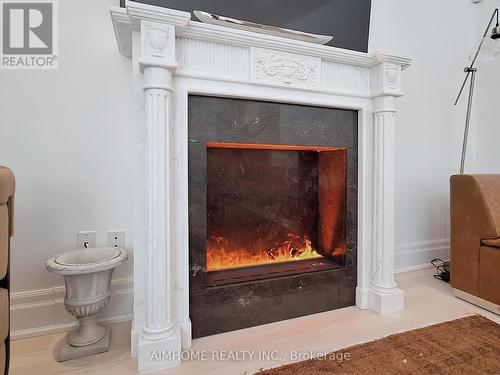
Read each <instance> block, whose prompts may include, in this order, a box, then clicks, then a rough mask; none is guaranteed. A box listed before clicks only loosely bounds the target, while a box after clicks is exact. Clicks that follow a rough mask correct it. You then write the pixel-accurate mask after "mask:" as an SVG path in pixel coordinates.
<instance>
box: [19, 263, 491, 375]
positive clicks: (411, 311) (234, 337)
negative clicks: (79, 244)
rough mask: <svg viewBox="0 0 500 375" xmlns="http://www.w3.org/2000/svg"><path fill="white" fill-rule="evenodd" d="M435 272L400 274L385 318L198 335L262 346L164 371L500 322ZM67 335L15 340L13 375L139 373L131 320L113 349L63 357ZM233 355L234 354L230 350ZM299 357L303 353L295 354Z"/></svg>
mask: <svg viewBox="0 0 500 375" xmlns="http://www.w3.org/2000/svg"><path fill="white" fill-rule="evenodd" d="M432 274H433V270H430V269H428V270H421V271H415V272H408V273H404V274H399V275H397V281H398V285H399V287H400V288H401V289H403V290H404V292H405V304H406V307H405V310H404V311H403V312H400V313H394V314H389V315H384V316H380V315H377V314H375V313H373V312H371V311H366V310H359V309H357V308H355V307H349V308H345V309H340V310H335V311H330V312H326V313H321V314H316V315H310V316H307V317H302V318H297V319H292V320H288V321H284V322H278V323H273V324H268V325H265V326H260V327H255V328H249V329H245V330H240V331H235V332H230V333H225V334H220V335H215V336H211V337H205V338H201V339H197V340H194V342H193V347H192V350H193V351H200V352H199V353H205V354H206V355H207V356H208V357H209V358H210V357H212V356H213V355H215V354H214V353H219V356H220V355H221V354H223V353H220V352H218V351H226V352H225V353H227V351H240V353H242V351H254V352H255V353H254V359H253V360H250V359H249V357H250V355H249V354H246V355H245V357H246V358H245V359H244V360H238V361H236V360H203V361H200V360H188V361H184V362H183V364H182V365H181V367H178V368H175V369H169V370H164V371H161V372H158V374H181V375H183V374H204V375H224V374H230V375H238V374H252V373H253V372H255V371H257V370H259V369H261V368H270V367H276V366H279V365H281V364H283V363H288V362H291V361H292V360H291V356H294V355H295V354H296V353H304V355H308V354H309V353H310V351H314V352H316V353H318V352H319V353H327V352H332V351H337V350H338V349H340V348H345V347H347V346H351V345H353V344H357V343H362V342H366V341H370V340H374V339H377V338H381V337H384V336H387V335H390V334H393V333H396V332H402V331H407V330H410V329H414V328H419V327H423V326H427V325H430V324H434V323H438V322H443V321H447V320H452V319H455V318H459V317H462V316H466V315H470V314H480V315H483V316H485V317H487V318H488V319H491V320H494V321H496V322H497V323H500V316H498V315H495V314H492V313H489V312H488V311H486V310H483V309H481V308H478V307H476V306H474V305H471V304H469V303H467V302H464V301H461V300H459V299H457V298H455V297H453V296H452V294H451V288H450V287H449V285H447V284H445V283H442V282H440V281H438V280H436V279H434V278H433V277H432ZM64 336H65V333H58V334H52V335H47V336H39V337H34V338H29V339H22V340H17V341H13V342H12V346H11V347H12V357H11V374H12V375H30V374H33V375H35V374H36V375H45V374H50V375H55V374H71V375H77V374H81V375H83V374H103V375H104V374H106V375H107V374H120V375H128V374H135V373H136V372H137V365H136V363H135V360H133V359H131V358H130V323H120V324H116V325H114V326H113V327H112V336H111V350H110V351H109V352H108V353H103V354H98V355H95V356H92V357H87V358H82V359H76V360H72V361H68V362H63V363H58V362H56V361H55V360H54V353H55V351H56V350H57V348H58V346H59V345H60V344H61V342H62V340H63V339H64ZM262 351H267V353H272V355H273V357H274V360H272V359H270V360H261V361H259V360H258V359H257V358H256V357H257V355H258V353H259V352H260V353H262ZM226 355H227V354H226ZM294 358H296V357H294Z"/></svg>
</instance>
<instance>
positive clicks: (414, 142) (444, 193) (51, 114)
mask: <svg viewBox="0 0 500 375" xmlns="http://www.w3.org/2000/svg"><path fill="white" fill-rule="evenodd" d="M117 4H118V0H106V1H103V0H87V1H84V2H83V1H77V0H64V1H59V6H60V11H59V15H60V61H59V66H60V68H59V70H56V71H0V113H1V115H0V163H1V164H5V165H8V166H10V167H11V168H12V169H13V170H14V171H15V173H16V176H17V181H18V185H17V195H16V222H15V224H16V228H15V229H16V233H15V237H14V239H13V243H12V245H13V249H12V285H13V291H14V292H16V293H15V299H14V301H13V308H14V311H13V326H14V329H17V330H26V331H23V332H24V333H23V332H21V335H23V334H24V335H29V334H31V333H36V332H34V331H30V328H33V327H42V328H43V329H51V328H50V324H58V323H60V322H67V320H64V319H67V317H66V318H63V317H62V316H63V314H64V313H63V310H62V304H61V300H60V299H61V288H60V286H62V285H63V284H62V280H61V278H60V277H57V276H54V275H52V274H49V273H48V272H47V271H46V270H45V266H44V261H45V259H46V258H48V257H49V256H51V255H52V254H54V253H56V252H59V251H61V250H64V249H69V248H74V247H75V241H76V232H77V231H78V230H97V231H98V244H100V245H103V244H104V243H105V232H106V231H108V230H112V229H118V228H122V229H125V230H126V238H127V240H126V242H127V248H128V249H129V250H131V244H132V232H131V230H132V212H133V209H132V168H133V160H132V158H133V148H134V139H135V131H136V130H137V128H136V125H135V123H134V118H137V117H136V116H137V113H136V110H135V108H136V105H135V104H134V102H133V100H132V97H131V88H130V85H131V84H132V83H131V73H130V61H129V60H128V59H127V58H125V57H123V56H121V55H120V54H119V53H118V50H117V47H116V43H115V39H114V35H113V30H112V26H111V21H110V17H109V13H108V8H109V6H110V5H117ZM481 6H483V5H482V4H481ZM475 23H476V22H475V6H474V5H472V4H471V2H470V0H440V1H435V0H418V1H415V0H374V1H373V10H372V25H371V36H370V51H372V52H373V51H377V50H384V51H389V52H390V51H395V52H400V53H403V54H405V55H408V56H411V57H413V58H414V59H415V60H414V64H413V66H411V67H410V68H409V69H408V70H407V71H405V73H404V87H405V91H406V96H405V97H403V98H401V99H399V100H398V103H397V104H398V108H399V113H398V115H397V122H398V123H397V124H398V125H397V132H396V145H397V146H396V157H397V162H396V221H397V224H396V242H397V244H398V249H397V252H398V256H397V267H399V268H405V267H413V266H416V265H420V264H423V263H427V262H428V260H429V259H430V258H432V257H433V256H446V251H447V246H448V245H447V238H448V237H449V235H448V227H449V224H448V178H449V176H450V175H451V174H453V173H456V172H457V169H458V165H459V159H460V147H461V137H462V131H463V117H464V110H465V107H464V105H463V104H464V102H462V103H461V105H460V106H459V107H458V108H455V107H453V100H454V97H455V96H456V94H457V90H458V88H459V87H458V86H459V84H460V81H461V79H462V77H463V67H464V64H465V63H466V62H467V60H466V59H467V55H468V48H464V46H469V45H471V46H472V45H473V43H474V40H475V35H474V34H475V32H476V25H475ZM483 85H484V83H483ZM493 88H494V87H493V83H491V88H490V89H491V92H493V91H494V90H493ZM492 100H495V97H493V98H492ZM491 116H494V115H491ZM489 122H491V121H488V123H489ZM484 123H486V121H485V122H484ZM483 130H484V131H483ZM491 131H492V130H491V129H489V128H488V129H486V128H484V129H483V128H481V129H480V131H479V132H478V133H479V138H480V139H481V142H482V141H483V138H484V141H485V142H489V144H492V142H493V141H492V140H491V138H490V134H491V133H490V132H491ZM496 131H497V133H496V134H497V135H498V134H500V133H498V132H500V126H497V127H496ZM492 152H493V151H492ZM483 159H489V157H488V155H487V154H486V153H481V154H480V155H479V158H478V160H479V161H478V163H479V164H481V162H482V160H483ZM497 160H498V159H497ZM131 269H132V259H131V260H130V261H129V262H128V264H127V265H125V266H122V267H121V268H120V269H119V270H118V271H117V272H116V275H115V279H118V281H117V282H116V283H115V284H114V285H115V289H116V293H115V294H116V295H115V296H114V297H113V299H114V300H115V301H117V302H116V303H115V307H113V309H114V310H113V312H114V313H116V312H119V313H121V312H129V311H130V309H131V304H130V295H129V292H130V285H129V284H128V281H127V280H128V278H129V277H130V275H131ZM40 291H41V292H40ZM127 293H128V294H127ZM123 295H127V298H125V299H120V296H123ZM42 308H43V309H42ZM47 316H48V317H49V318H47ZM47 319H49V320H47ZM50 319H52V320H50ZM44 327H45V328H44ZM47 327H48V328H47ZM58 327H59V328H60V327H62V326H61V325H59V326H58ZM65 327H67V326H65ZM43 329H42V330H38V331H37V332H42V331H43Z"/></svg>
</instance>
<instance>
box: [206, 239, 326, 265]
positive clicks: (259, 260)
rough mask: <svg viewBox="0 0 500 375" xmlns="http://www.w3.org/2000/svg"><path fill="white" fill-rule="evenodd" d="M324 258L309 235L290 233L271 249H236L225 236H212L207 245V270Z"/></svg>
mask: <svg viewBox="0 0 500 375" xmlns="http://www.w3.org/2000/svg"><path fill="white" fill-rule="evenodd" d="M316 258H322V256H321V255H320V254H318V253H317V252H316V250H315V249H314V248H313V247H312V245H311V240H310V239H309V238H308V237H307V236H298V235H296V234H292V233H290V234H288V240H286V241H284V242H283V243H281V244H279V245H278V246H276V247H274V248H271V249H256V250H253V249H252V250H249V249H234V248H232V247H231V245H230V244H229V242H228V241H227V240H226V239H225V238H224V237H211V238H210V240H209V243H208V246H207V270H208V271H218V270H226V269H232V268H241V267H250V266H260V265H266V264H274V263H284V262H291V261H298V260H304V259H316Z"/></svg>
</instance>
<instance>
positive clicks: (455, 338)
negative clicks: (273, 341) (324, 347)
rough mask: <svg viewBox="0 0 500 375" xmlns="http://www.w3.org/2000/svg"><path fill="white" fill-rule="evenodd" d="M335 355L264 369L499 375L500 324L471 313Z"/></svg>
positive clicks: (303, 374)
mask: <svg viewBox="0 0 500 375" xmlns="http://www.w3.org/2000/svg"><path fill="white" fill-rule="evenodd" d="M339 353H342V355H343V357H339ZM336 354H337V356H335V355H326V356H324V357H323V358H322V359H311V360H308V361H304V362H299V363H294V364H291V365H286V366H282V367H278V368H275V369H271V370H267V371H263V372H259V374H260V375H316V374H377V375H378V374H380V375H386V374H387V375H392V374H394V375H396V374H398V375H399V374H454V375H455V374H459V375H465V374H478V375H485V374H491V375H499V374H500V325H499V324H497V323H495V322H492V321H491V320H488V319H486V318H484V317H482V316H479V315H474V316H468V317H465V318H461V319H456V320H452V321H449V322H445V323H440V324H436V325H432V326H429V327H425V328H421V329H416V330H413V331H408V332H403V333H399V334H396V335H392V336H388V337H385V338H383V339H380V340H376V341H371V342H368V343H365V344H361V345H356V346H352V347H350V348H345V349H342V350H339V351H338V352H337V353H336ZM346 354H348V355H346ZM339 359H340V360H339Z"/></svg>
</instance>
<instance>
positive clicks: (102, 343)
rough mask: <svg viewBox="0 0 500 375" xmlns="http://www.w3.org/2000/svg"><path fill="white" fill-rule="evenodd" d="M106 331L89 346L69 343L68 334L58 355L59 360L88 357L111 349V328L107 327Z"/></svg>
mask: <svg viewBox="0 0 500 375" xmlns="http://www.w3.org/2000/svg"><path fill="white" fill-rule="evenodd" d="M105 330H106V333H105V334H104V337H103V338H102V339H100V340H99V341H97V342H96V343H94V344H91V345H87V346H71V345H70V344H69V343H68V337H69V336H67V337H66V338H65V339H64V340H65V341H64V344H63V345H62V346H61V349H60V350H59V354H58V355H57V360H58V361H59V362H64V361H69V360H71V359H76V358H81V357H86V356H89V355H94V354H98V353H104V352H107V351H109V343H110V340H111V328H109V327H105Z"/></svg>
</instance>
